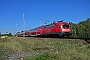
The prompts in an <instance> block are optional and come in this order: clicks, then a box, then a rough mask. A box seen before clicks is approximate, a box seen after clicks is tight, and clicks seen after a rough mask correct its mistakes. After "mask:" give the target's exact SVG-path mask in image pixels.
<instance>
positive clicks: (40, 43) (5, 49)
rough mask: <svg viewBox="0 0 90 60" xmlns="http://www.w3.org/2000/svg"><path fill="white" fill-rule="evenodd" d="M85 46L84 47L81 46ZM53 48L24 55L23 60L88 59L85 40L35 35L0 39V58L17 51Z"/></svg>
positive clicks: (89, 47)
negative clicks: (35, 54) (37, 36)
mask: <svg viewBox="0 0 90 60" xmlns="http://www.w3.org/2000/svg"><path fill="white" fill-rule="evenodd" d="M82 46H85V47H82ZM51 49H52V50H53V51H52V52H46V53H42V54H39V55H38V56H34V55H32V56H28V57H24V59H25V60H89V59H90V46H89V45H88V44H87V43H85V42H80V41H74V40H73V41H72V40H65V41H64V40H62V41H61V40H59V39H51V38H35V37H27V38H22V37H8V38H5V39H0V55H1V56H0V60H1V59H4V60H5V59H7V56H8V55H9V54H11V53H15V52H17V51H30V52H35V51H43V50H51Z"/></svg>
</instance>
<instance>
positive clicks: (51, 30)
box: [19, 21, 71, 37]
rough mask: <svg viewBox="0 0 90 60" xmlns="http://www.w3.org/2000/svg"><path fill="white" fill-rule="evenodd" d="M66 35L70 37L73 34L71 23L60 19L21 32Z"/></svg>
mask: <svg viewBox="0 0 90 60" xmlns="http://www.w3.org/2000/svg"><path fill="white" fill-rule="evenodd" d="M23 34H25V36H47V35H49V36H54V35H58V36H64V37H69V35H70V34H71V30H70V25H69V23H67V22H63V21H58V22H57V23H53V24H49V25H46V26H39V27H37V28H34V29H31V30H27V31H25V33H19V36H23Z"/></svg>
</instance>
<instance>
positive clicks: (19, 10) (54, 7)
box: [0, 0, 90, 34]
mask: <svg viewBox="0 0 90 60" xmlns="http://www.w3.org/2000/svg"><path fill="white" fill-rule="evenodd" d="M23 14H24V20H25V29H26V30H28V29H32V28H35V27H38V26H40V25H44V23H45V20H48V21H50V22H48V23H51V22H53V21H58V20H64V21H66V22H73V23H78V22H80V21H82V20H85V19H87V18H90V0H0V31H1V32H2V33H6V32H11V33H13V34H15V33H16V31H21V30H23V29H24V28H23ZM40 20H41V24H40Z"/></svg>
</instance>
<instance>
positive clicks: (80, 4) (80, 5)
mask: <svg viewBox="0 0 90 60" xmlns="http://www.w3.org/2000/svg"><path fill="white" fill-rule="evenodd" d="M86 2H87V1H84V0H82V1H81V2H79V3H76V4H75V5H73V6H71V7H69V8H67V9H65V10H66V11H65V10H64V11H63V12H62V13H61V14H57V15H55V16H53V17H51V18H48V19H47V20H52V19H55V18H57V17H60V16H63V15H65V14H67V13H70V12H73V11H75V10H77V9H80V8H82V7H83V5H85V4H84V3H86Z"/></svg>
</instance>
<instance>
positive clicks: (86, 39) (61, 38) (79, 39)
mask: <svg viewBox="0 0 90 60" xmlns="http://www.w3.org/2000/svg"><path fill="white" fill-rule="evenodd" d="M34 37H36V36H34ZM36 38H42V37H40V36H38V37H36ZM43 38H51V39H52V38H53V39H60V40H71V39H72V40H78V41H85V42H86V43H88V44H90V38H63V37H43Z"/></svg>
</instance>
